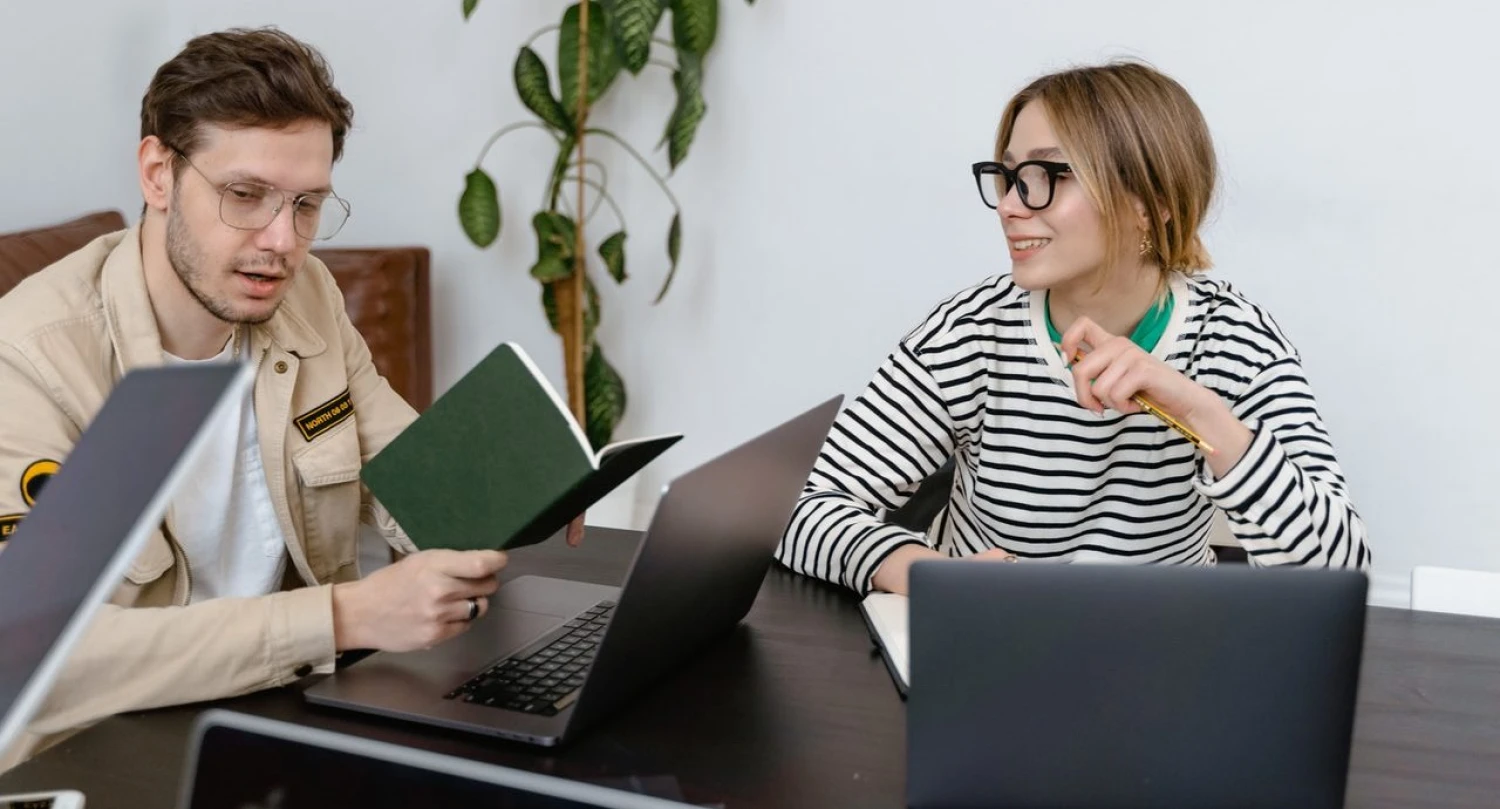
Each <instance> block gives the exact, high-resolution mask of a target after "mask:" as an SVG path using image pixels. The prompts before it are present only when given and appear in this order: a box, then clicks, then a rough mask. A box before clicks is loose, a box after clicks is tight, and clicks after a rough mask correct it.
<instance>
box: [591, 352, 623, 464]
mask: <svg viewBox="0 0 1500 809" xmlns="http://www.w3.org/2000/svg"><path fill="white" fill-rule="evenodd" d="M583 398H584V412H585V413H586V414H587V416H588V418H587V424H585V425H584V432H585V433H587V434H588V437H589V443H590V444H592V445H593V447H594V449H595V450H599V449H602V448H603V447H604V446H605V445H606V444H608V443H609V440H610V438H612V437H613V436H614V434H615V427H617V426H619V424H620V419H622V418H624V416H625V380H623V379H621V378H620V373H619V372H618V371H616V370H615V369H614V366H612V365H610V364H609V361H608V360H606V359H605V358H604V351H603V350H602V349H601V348H600V347H599V345H598V344H597V343H595V344H594V345H593V349H592V350H591V351H589V354H588V358H587V359H586V360H585V361H584V365H583Z"/></svg>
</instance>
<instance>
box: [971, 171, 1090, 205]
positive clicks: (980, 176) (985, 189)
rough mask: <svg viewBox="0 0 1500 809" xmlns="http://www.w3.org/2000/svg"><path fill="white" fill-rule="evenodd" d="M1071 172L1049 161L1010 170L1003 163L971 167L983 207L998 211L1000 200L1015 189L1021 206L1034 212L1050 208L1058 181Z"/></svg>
mask: <svg viewBox="0 0 1500 809" xmlns="http://www.w3.org/2000/svg"><path fill="white" fill-rule="evenodd" d="M1072 171H1073V167H1072V166H1070V165H1068V164H1067V163H1058V162H1055V161H1052V160H1027V161H1025V162H1024V163H1017V164H1016V167H1015V168H1010V167H1009V166H1006V165H1005V164H1004V163H995V162H991V161H985V162H982V163H975V164H974V184H975V185H977V186H979V197H980V198H981V199H983V200H984V204H985V205H988V206H990V207H991V208H996V209H998V208H999V207H1000V200H1002V199H1005V195H1006V194H1009V193H1010V189H1012V188H1015V189H1016V190H1017V191H1018V192H1019V193H1017V195H1016V196H1018V197H1019V198H1020V200H1021V204H1022V205H1025V206H1026V207H1027V208H1029V209H1031V210H1033V211H1040V210H1041V209H1043V208H1045V207H1047V206H1048V205H1051V204H1052V193H1053V192H1054V191H1055V190H1057V178H1058V177H1059V176H1061V175H1063V174H1068V173H1070V172H1072Z"/></svg>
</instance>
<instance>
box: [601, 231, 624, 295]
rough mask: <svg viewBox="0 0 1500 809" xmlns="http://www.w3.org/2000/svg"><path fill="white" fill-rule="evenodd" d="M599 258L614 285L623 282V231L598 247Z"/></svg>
mask: <svg viewBox="0 0 1500 809" xmlns="http://www.w3.org/2000/svg"><path fill="white" fill-rule="evenodd" d="M599 257H600V258H603V259H604V266H605V268H606V269H608V270H609V275H610V277H611V278H613V279H615V282H616V283H620V282H623V281H624V280H625V278H626V275H625V231H623V230H622V231H620V232H618V233H616V234H614V235H613V236H610V237H609V238H608V239H605V240H604V241H603V242H602V243H600V245H599Z"/></svg>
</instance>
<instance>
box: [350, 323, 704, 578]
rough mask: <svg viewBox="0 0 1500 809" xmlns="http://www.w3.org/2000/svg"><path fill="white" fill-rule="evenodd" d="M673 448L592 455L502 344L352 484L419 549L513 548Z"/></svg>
mask: <svg viewBox="0 0 1500 809" xmlns="http://www.w3.org/2000/svg"><path fill="white" fill-rule="evenodd" d="M681 437H682V436H680V435H664V436H656V437H652V438H642V439H637V440H633V441H619V442H615V443H613V444H610V445H609V446H606V447H603V448H601V449H600V450H599V451H598V452H595V451H594V449H593V447H591V446H590V445H589V441H588V439H587V438H586V437H585V436H584V432H583V429H582V428H581V427H580V426H579V424H578V422H577V421H576V420H575V419H574V418H573V415H572V414H571V413H570V412H569V411H568V408H567V406H566V405H565V404H564V403H563V400H562V397H561V396H559V395H558V393H557V391H556V390H555V389H553V387H552V386H551V385H550V384H549V383H548V381H547V379H546V377H544V376H543V375H542V373H541V371H539V370H538V369H537V367H536V365H535V364H534V363H533V362H532V361H531V358H530V357H528V356H527V355H526V352H525V351H524V350H522V349H521V347H520V346H518V345H516V344H514V343H502V344H500V345H498V346H496V347H495V349H494V350H493V351H491V352H490V353H489V355H488V356H486V357H485V358H484V359H483V360H481V361H480V362H479V364H478V365H476V366H474V368H473V369H471V370H470V371H469V372H468V373H467V374H464V376H463V378H462V379H460V380H459V381H458V382H457V383H456V384H454V386H453V387H452V388H450V389H449V390H448V391H447V392H446V393H444V394H443V395H442V396H441V397H439V398H438V400H437V401H435V402H433V403H432V406H431V407H430V408H428V409H427V411H426V412H425V413H423V414H422V415H421V416H420V417H419V418H418V419H417V420H416V421H414V422H412V423H411V424H410V425H409V426H408V427H407V428H406V429H405V430H403V431H402V432H401V434H400V435H398V436H396V438H395V440H393V441H391V443H390V444H388V445H387V446H386V447H385V449H383V450H381V451H380V452H379V454H377V455H376V456H375V457H374V458H372V459H370V461H369V463H367V464H365V467H364V470H363V471H362V473H361V475H362V477H363V478H364V481H365V484H366V485H367V486H369V488H370V491H371V492H373V493H374V494H375V496H376V497H377V498H378V499H379V500H380V502H381V503H382V504H384V505H385V507H386V508H387V509H388V510H389V511H390V512H391V516H393V517H395V518H396V522H398V523H400V525H401V527H402V528H403V529H404V530H405V531H406V534H407V536H409V537H411V540H412V542H413V543H415V544H416V545H417V547H418V548H422V549H424V550H425V549H428V548H455V549H459V550H472V549H477V548H516V547H520V546H522V545H529V544H532V543H535V542H541V541H542V540H544V539H547V538H548V537H550V536H552V535H553V534H555V533H557V532H558V531H559V530H561V529H562V528H563V527H564V526H566V525H567V524H568V522H569V521H570V520H572V519H573V518H574V517H576V516H578V515H579V514H580V513H582V512H583V511H584V510H585V509H587V508H588V507H589V506H591V505H593V504H594V503H596V502H598V500H599V499H600V498H602V497H604V496H605V495H606V494H609V492H610V491H612V490H613V489H614V488H615V487H617V486H619V485H620V484H621V483H623V482H624V481H625V480H626V479H627V478H629V477H631V476H632V475H634V474H635V473H637V472H639V471H640V470H641V468H642V467H644V466H645V465H646V464H647V463H649V462H650V461H651V460H652V459H654V458H656V456H658V455H660V454H661V453H662V452H664V451H665V450H666V449H667V448H668V447H670V446H672V445H673V444H675V443H676V442H677V441H678V439H680V438H681Z"/></svg>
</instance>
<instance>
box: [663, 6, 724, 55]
mask: <svg viewBox="0 0 1500 809" xmlns="http://www.w3.org/2000/svg"><path fill="white" fill-rule="evenodd" d="M718 33H719V0H672V41H673V42H675V43H676V44H677V49H678V50H679V51H687V52H688V53H691V54H693V55H694V56H702V55H704V54H706V53H708V49H709V48H711V47H713V44H714V36H715V35H717V34H718Z"/></svg>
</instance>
